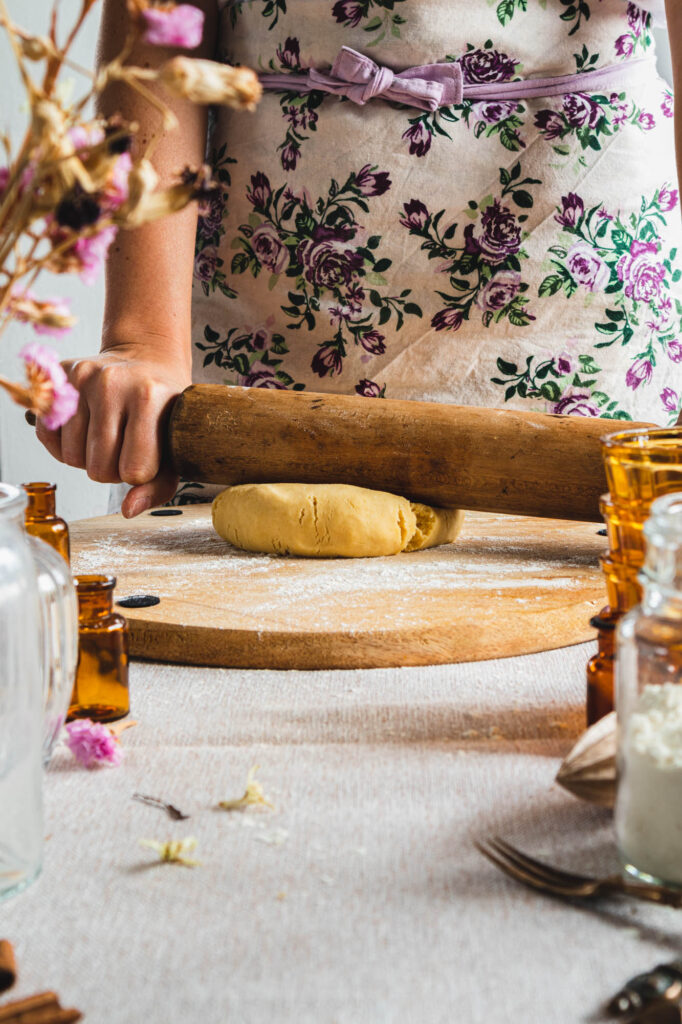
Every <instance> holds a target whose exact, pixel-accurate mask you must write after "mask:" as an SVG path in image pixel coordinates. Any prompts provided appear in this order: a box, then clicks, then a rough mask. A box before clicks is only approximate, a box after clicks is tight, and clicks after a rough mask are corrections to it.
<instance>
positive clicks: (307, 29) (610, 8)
mask: <svg viewBox="0 0 682 1024" xmlns="http://www.w3.org/2000/svg"><path fill="white" fill-rule="evenodd" d="M662 10H663V3H662V0H660V2H659V0H656V2H653V0H650V2H642V3H629V2H628V0H580V3H569V2H568V0H450V2H449V3H447V4H443V3H441V2H439V0H237V2H229V0H228V2H227V3H225V4H224V6H223V10H222V24H223V31H222V35H221V39H220V45H219V56H220V57H221V58H223V59H226V60H230V61H233V62H238V63H242V64H248V65H250V66H252V67H256V68H259V69H260V70H261V71H262V72H263V74H268V73H270V74H272V73H276V74H277V75H296V76H298V77H300V76H301V75H304V74H306V72H307V70H308V69H316V70H318V71H322V72H324V73H328V72H329V69H330V67H331V65H332V64H333V63H334V60H335V58H336V56H337V54H338V52H339V50H340V48H341V47H342V46H348V47H351V48H353V49H355V50H358V51H360V52H361V53H364V54H367V56H369V57H371V59H372V61H374V62H375V63H376V64H378V65H379V66H380V67H388V68H390V69H392V70H394V71H402V70H405V69H407V68H411V67H415V66H418V65H422V64H430V63H442V62H458V63H459V65H460V66H461V71H462V77H463V80H464V82H465V83H468V84H476V85H481V86H485V87H486V88H485V96H486V99H485V100H480V99H479V100H468V99H464V101H463V102H462V103H461V104H458V105H450V106H442V107H440V108H439V109H436V110H428V111H425V110H422V109H419V108H415V107H407V106H401V105H399V104H397V103H391V102H387V101H386V100H384V99H381V98H376V99H372V100H371V101H370V102H367V103H366V105H365V106H358V105H357V104H355V103H353V102H351V101H350V100H348V99H343V98H339V97H337V96H333V95H330V94H328V93H322V92H319V91H315V90H314V89H313V91H311V92H308V93H302V92H299V91H297V90H296V88H294V87H292V88H291V89H289V90H287V89H285V88H282V89H281V90H279V91H268V92H266V93H265V95H264V97H263V101H262V103H261V105H260V106H259V108H258V110H257V112H256V113H255V114H253V115H252V116H251V117H244V115H241V114H240V115H238V116H235V115H233V114H231V112H229V111H219V112H218V114H217V117H216V125H215V132H214V135H213V139H212V158H213V163H214V166H215V171H216V175H217V177H218V178H219V180H220V181H221V182H222V184H223V187H224V192H223V194H222V195H221V196H220V197H217V198H215V199H213V200H212V201H211V202H210V203H207V204H206V206H205V207H204V208H202V209H201V210H200V217H199V225H198V232H197V245H196V260H195V273H194V278H195V284H194V356H195V375H196V378H197V379H203V380H209V381H212V382H220V383H224V384H228V385H246V386H249V387H260V388H278V389H294V390H299V391H300V390H313V391H329V392H340V393H344V394H357V395H362V396H363V397H366V398H370V399H382V398H384V397H386V398H402V399H422V400H430V401H438V402H454V403H458V404H462V405H467V404H468V405H483V406H496V407H505V406H506V407H512V408H518V409H534V410H540V411H547V412H556V413H563V414H567V415H575V416H595V417H597V416H606V417H612V418H619V419H622V420H628V419H639V420H648V421H653V422H657V423H660V424H667V423H670V422H674V420H675V418H676V415H677V412H678V408H679V405H680V402H681V401H682V260H681V259H680V256H681V254H682V232H681V230H680V201H679V200H680V197H679V195H678V188H677V184H676V180H677V177H676V170H675V162H674V152H673V96H672V93H671V90H670V89H669V87H668V86H667V85H666V83H664V82H663V81H662V80H661V79H660V78H658V76H657V74H656V70H655V65H654V59H653V58H654V52H653V46H654V43H653V37H652V33H651V28H652V21H653V17H654V16H658V15H660V14H661V13H662ZM611 65H618V66H619V67H622V68H623V69H624V72H625V73H624V76H622V79H620V78H619V81H621V80H622V83H623V84H622V86H620V85H619V86H618V87H617V88H602V89H601V90H600V89H598V88H595V87H594V85H592V86H591V87H590V86H589V83H590V79H588V78H584V76H585V73H586V72H592V71H595V70H596V69H600V68H604V67H607V66H611ZM563 75H572V76H575V77H574V79H573V85H572V87H571V89H570V91H569V92H566V93H563V94H560V95H553V96H550V97H544V98H543V97H534V98H525V99H522V100H514V99H510V98H509V96H508V95H506V96H505V94H504V87H505V86H506V85H508V84H509V83H514V82H519V81H524V80H526V79H528V78H546V77H550V76H563ZM581 76H583V78H582V79H581ZM582 81H584V82H585V83H586V84H585V85H584V86H582V84H581V83H582ZM497 87H499V88H500V92H499V94H497V93H496V91H495V90H496V88H497ZM488 90H491V91H488Z"/></svg>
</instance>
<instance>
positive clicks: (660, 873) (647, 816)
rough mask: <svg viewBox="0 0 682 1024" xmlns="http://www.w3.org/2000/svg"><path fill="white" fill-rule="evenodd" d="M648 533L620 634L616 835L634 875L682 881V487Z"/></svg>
mask: <svg viewBox="0 0 682 1024" xmlns="http://www.w3.org/2000/svg"><path fill="white" fill-rule="evenodd" d="M644 534H645V539H646V559H645V563H644V567H643V569H642V572H641V575H640V582H641V584H642V587H643V596H642V601H641V604H639V605H638V606H637V607H636V608H633V610H632V611H631V612H629V613H628V614H627V615H626V616H625V617H624V618H623V619H622V620H621V622H620V623H619V625H618V629H617V632H616V710H617V713H618V795H617V799H616V818H615V820H616V838H617V842H618V850H619V854H620V857H621V861H622V864H623V867H624V869H625V870H626V871H627V872H628V873H629V874H631V875H634V876H635V877H636V878H639V879H640V880H642V881H654V882H662V883H667V884H672V885H678V886H680V887H682V493H680V494H670V495H668V496H667V497H664V498H659V499H658V500H657V501H655V502H654V503H653V505H652V506H651V512H650V518H649V519H648V521H647V522H646V524H645V526H644Z"/></svg>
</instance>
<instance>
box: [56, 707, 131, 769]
mask: <svg viewBox="0 0 682 1024" xmlns="http://www.w3.org/2000/svg"><path fill="white" fill-rule="evenodd" d="M66 732H67V734H68V735H67V739H66V745H67V747H68V748H69V750H70V751H71V753H72V754H73V756H74V757H75V758H76V760H77V761H78V763H79V764H82V765H83V767H84V768H92V767H94V766H95V765H96V764H109V765H119V764H120V763H121V761H122V760H123V750H122V749H121V745H120V743H119V742H118V739H117V737H116V736H114V734H113V732H112V731H111V729H108V728H107V727H106V725H100V723H99V722H92V721H91V720H90V719H89V718H80V719H77V720H76V721H75V722H69V723H68V725H67V726H66Z"/></svg>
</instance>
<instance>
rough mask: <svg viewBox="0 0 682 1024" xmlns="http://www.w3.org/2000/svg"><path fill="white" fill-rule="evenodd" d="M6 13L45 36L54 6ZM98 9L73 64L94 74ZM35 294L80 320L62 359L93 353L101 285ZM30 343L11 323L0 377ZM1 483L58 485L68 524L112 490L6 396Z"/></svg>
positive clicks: (4, 115)
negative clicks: (54, 445)
mask: <svg viewBox="0 0 682 1024" xmlns="http://www.w3.org/2000/svg"><path fill="white" fill-rule="evenodd" d="M7 6H8V8H9V13H10V16H11V17H12V18H13V19H14V20H15V21H16V22H17V24H19V25H21V26H23V27H24V28H26V29H29V30H31V31H35V32H37V33H41V34H42V33H44V32H45V30H46V28H47V26H48V19H49V14H50V10H51V8H52V0H9V2H8V4H7ZM60 8H61V15H62V19H63V22H64V27H65V28H67V29H68V28H70V27H71V24H72V22H73V19H74V15H75V14H76V13H77V12H78V10H79V9H80V3H77V2H76V0H65V2H63V3H62V4H61V5H60ZM98 9H99V5H95V8H94V10H93V11H92V12H91V13H90V17H89V21H88V22H86V24H85V26H84V29H83V32H82V35H81V38H80V40H79V42H78V45H77V47H76V49H75V51H74V59H75V60H76V61H78V62H79V63H81V64H83V65H84V66H85V67H92V65H93V63H94V57H95V41H96V37H97V17H98V13H97V12H98ZM0 37H1V38H0V96H1V97H2V101H1V106H0V124H1V126H2V128H3V130H6V131H7V130H8V131H9V133H10V136H11V138H12V139H13V140H15V141H16V140H18V139H20V138H21V136H22V134H23V130H24V125H25V122H26V103H25V98H24V91H23V87H22V86H21V83H20V81H19V79H18V77H17V75H16V73H15V69H14V60H13V57H12V55H11V52H10V50H9V47H8V45H7V41H6V38H5V34H4V31H2V30H0ZM73 79H74V85H75V86H77V88H78V93H77V94H78V95H80V94H81V92H80V90H81V89H82V87H83V84H84V79H82V78H81V79H80V80H78V77H77V75H76V73H75V72H74V75H73ZM36 290H37V291H38V292H39V293H41V294H43V295H45V296H49V295H63V296H66V297H68V298H69V299H71V308H72V309H73V311H74V313H75V315H76V316H77V317H78V324H77V326H76V327H75V329H74V330H73V331H71V332H70V333H69V334H68V335H67V336H66V337H65V338H63V339H62V340H61V341H56V340H55V341H54V345H55V347H58V348H59V350H60V351H61V352H63V354H64V358H67V357H71V356H81V355H89V354H91V353H93V352H97V350H98V348H99V335H100V325H101V319H102V301H103V287H102V282H101V281H100V282H98V283H97V284H96V285H95V286H94V287H91V288H86V287H85V286H84V285H83V284H81V282H80V281H79V280H78V278H76V277H72V276H71V275H61V276H60V277H55V276H53V275H51V274H45V275H44V279H43V280H41V281H40V283H39V284H38V286H37V289H36ZM33 337H34V334H33V331H32V330H31V328H30V327H28V326H27V325H22V324H16V325H12V326H11V327H10V328H9V329H8V331H7V333H6V334H5V335H4V336H3V337H2V339H0V373H2V374H3V375H4V376H6V377H10V378H12V379H14V380H20V379H21V378H22V365H21V362H20V360H19V359H18V352H19V350H20V349H21V347H22V346H23V345H24V344H26V342H27V341H30V340H33ZM45 340H49V341H52V339H45ZM0 479H2V480H4V481H6V482H9V483H22V482H23V481H28V480H50V481H52V482H53V483H56V484H57V488H58V490H57V497H58V506H59V511H60V513H61V514H62V515H63V516H64V518H66V519H78V518H80V517H83V516H93V515H100V514H102V513H104V512H106V510H107V500H108V492H109V488H108V487H107V486H106V485H105V484H96V483H93V481H92V480H88V478H87V476H86V474H85V473H84V472H83V471H82V470H76V469H71V468H69V467H68V466H63V465H62V464H61V463H59V462H56V461H55V460H54V459H53V458H52V457H51V456H50V455H49V454H48V453H47V452H46V451H45V449H44V448H43V447H42V445H40V444H39V443H38V442H37V441H36V438H35V431H34V430H33V429H32V428H31V427H29V426H28V425H27V423H26V422H25V420H24V413H23V410H21V409H20V408H19V407H18V406H16V405H15V404H14V403H13V402H11V401H10V400H9V399H8V398H7V396H6V395H4V394H0Z"/></svg>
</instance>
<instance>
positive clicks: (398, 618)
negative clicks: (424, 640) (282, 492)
mask: <svg viewBox="0 0 682 1024" xmlns="http://www.w3.org/2000/svg"><path fill="white" fill-rule="evenodd" d="M514 518H515V517H507V520H508V525H507V524H504V525H502V526H501V527H500V528H499V530H498V532H497V534H495V533H493V534H489V528H488V529H483V530H482V531H481V530H480V529H479V530H478V531H477V529H476V527H477V525H478V524H477V517H474V518H473V521H471V522H468V523H467V524H466V525H465V530H464V532H463V534H462V536H461V537H460V539H459V540H458V541H457V542H456V543H454V544H450V545H446V546H443V547H439V548H431V549H429V550H426V551H417V552H412V553H409V554H400V555H392V556H390V557H382V558H362V559H360V558H356V559H343V558H337V559H305V558H284V557H281V556H278V555H260V554H252V553H250V552H245V551H239V550H238V549H236V548H233V547H231V546H230V545H229V544H227V543H226V542H225V541H224V540H222V539H221V538H220V537H219V536H218V535H217V534H216V533H215V532H214V530H213V527H212V524H211V520H210V515H209V514H208V513H205V514H204V515H202V516H201V517H200V518H198V517H197V515H196V512H195V513H194V514H193V515H186V516H185V517H183V518H180V517H178V518H177V519H176V518H174V519H173V520H172V521H169V522H167V523H163V524H158V525H157V526H156V528H155V532H154V533H153V534H148V533H146V532H145V533H141V532H139V533H138V532H130V533H127V534H126V535H124V536H123V535H121V534H118V533H117V534H114V535H110V536H107V535H106V534H104V535H103V536H101V537H99V538H97V539H96V540H93V539H92V538H88V547H87V549H86V550H82V549H81V548H82V545H81V544H79V543H76V544H75V545H74V553H73V567H74V571H75V572H77V573H93V572H108V573H113V574H114V575H116V576H118V577H119V587H118V593H125V592H127V593H131V592H132V591H131V586H132V587H134V589H136V590H137V591H138V592H140V591H145V592H146V591H149V592H150V593H157V594H159V595H160V596H161V597H163V596H164V595H165V596H167V597H185V598H187V600H189V601H196V600H197V589H198V588H199V587H200V588H201V591H202V593H203V594H205V595H206V598H207V599H208V600H206V601H205V603H208V601H210V599H211V596H212V595H215V600H216V602H217V603H220V602H224V601H225V594H226V593H228V592H229V594H230V595H231V597H230V604H231V606H233V610H234V611H235V612H239V614H240V615H241V616H252V617H254V618H255V619H256V620H257V621H256V622H254V624H253V626H254V628H256V629H266V628H268V626H269V625H271V623H272V621H273V617H275V618H281V617H282V616H283V615H284V616H285V617H286V615H287V613H288V612H290V611H292V610H294V609H296V608H297V606H298V614H300V609H301V608H302V607H305V608H307V609H310V614H311V615H314V617H315V622H316V624H317V625H318V626H319V627H320V628H322V627H324V625H325V624H333V625H334V627H335V628H337V629H338V628H348V629H357V628H358V625H359V621H358V613H359V612H360V611H361V609H362V606H363V605H366V604H367V602H368V601H379V602H382V601H383V602H385V605H386V607H385V614H386V619H387V623H386V624H387V628H388V626H389V618H390V625H392V626H395V625H399V624H401V623H403V622H404V623H408V622H410V621H413V620H414V619H415V618H417V619H418V618H419V617H420V615H419V604H420V599H422V601H424V600H426V599H428V597H429V595H436V594H439V593H440V594H442V592H443V591H447V592H451V593H452V594H453V598H456V599H457V600H459V601H461V600H463V599H464V594H463V592H468V593H473V594H474V595H476V596H477V597H478V598H481V597H484V596H485V594H486V593H489V594H490V595H491V596H493V595H501V594H503V593H504V592H505V591H507V592H509V591H513V595H511V597H512V599H513V600H514V601H515V602H516V603H517V604H518V605H519V606H520V607H523V606H524V605H533V606H535V605H536V602H537V600H538V597H540V598H541V597H542V593H544V594H547V593H548V592H553V591H556V590H562V591H566V592H567V593H568V594H570V593H571V591H578V590H580V589H584V588H585V586H588V587H589V586H590V585H594V586H598V585H599V570H598V566H597V551H598V548H597V547H595V549H594V550H590V546H589V545H584V546H583V547H582V548H580V549H578V550H577V551H576V550H574V549H571V547H570V546H562V545H560V544H559V545H558V544H557V543H556V541H555V542H554V544H553V545H552V544H551V543H550V544H549V546H548V547H547V549H546V551H545V550H543V551H540V552H538V550H537V548H531V547H530V546H529V544H528V542H525V543H524V542H523V540H520V541H519V540H514V539H513V529H514V527H513V520H514ZM467 526H468V529H467ZM503 531H504V535H503V536H500V534H502V533H503ZM76 532H77V531H76ZM226 584H228V588H226ZM231 584H233V585H234V587H232V586H230V585H231ZM121 588H123V590H122V589H121ZM538 590H540V591H541V594H540V595H538V593H537V591H538ZM190 591H191V592H192V593H191V595H190V593H189V592H190ZM458 595H459V596H458ZM339 597H341V598H343V601H342V603H341V605H340V604H339ZM327 604H328V605H329V607H327ZM354 612H355V614H353V613H354ZM344 613H348V614H347V615H346V614H344ZM340 619H346V621H345V622H343V621H340Z"/></svg>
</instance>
